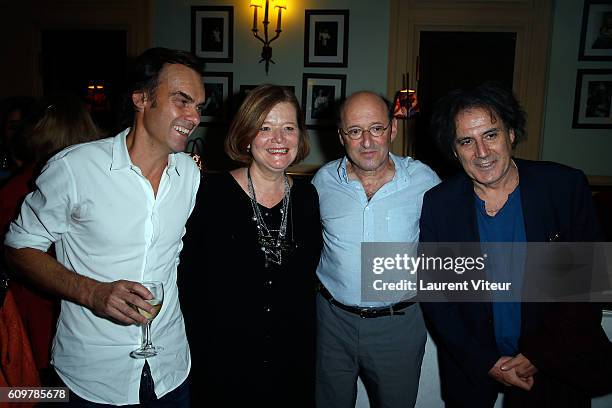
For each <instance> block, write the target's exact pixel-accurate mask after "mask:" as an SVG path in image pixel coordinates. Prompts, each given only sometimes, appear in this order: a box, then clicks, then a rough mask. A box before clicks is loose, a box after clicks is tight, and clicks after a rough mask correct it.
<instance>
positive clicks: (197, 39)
mask: <svg viewBox="0 0 612 408" xmlns="http://www.w3.org/2000/svg"><path fill="white" fill-rule="evenodd" d="M191 52H192V53H193V54H194V55H195V56H197V57H199V58H202V60H204V61H208V62H232V61H233V54H234V7H233V6H192V7H191Z"/></svg>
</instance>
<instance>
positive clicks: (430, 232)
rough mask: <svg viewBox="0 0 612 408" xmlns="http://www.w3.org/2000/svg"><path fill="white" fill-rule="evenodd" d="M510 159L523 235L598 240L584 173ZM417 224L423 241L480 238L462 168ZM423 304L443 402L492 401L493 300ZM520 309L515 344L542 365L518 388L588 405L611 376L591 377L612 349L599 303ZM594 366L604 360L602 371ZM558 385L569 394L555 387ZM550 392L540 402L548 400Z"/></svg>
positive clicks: (427, 201)
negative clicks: (531, 381)
mask: <svg viewBox="0 0 612 408" xmlns="http://www.w3.org/2000/svg"><path fill="white" fill-rule="evenodd" d="M514 161H515V163H516V165H517V167H518V171H519V177H520V187H521V202H522V209H523V216H524V221H525V232H526V236H527V241H529V242H548V241H553V240H554V241H567V242H596V241H601V240H602V233H601V231H600V229H599V226H598V223H597V221H596V217H595V211H594V209H593V204H592V201H591V193H590V191H589V188H588V185H587V182H586V178H585V176H584V174H583V173H582V172H580V171H579V170H575V169H572V168H569V167H566V166H563V165H560V164H556V163H549V162H533V161H525V160H519V159H514ZM420 229H421V232H420V234H421V235H420V240H421V242H479V241H480V239H479V234H478V225H477V221H476V210H475V206H474V190H473V184H472V180H471V179H469V177H468V176H467V175H466V174H465V173H462V174H459V175H457V176H455V177H453V178H451V179H448V180H446V181H444V182H443V183H441V184H439V185H438V186H436V187H434V188H432V189H431V190H430V191H428V192H427V193H426V194H425V196H424V198H423V209H422V213H421V221H420ZM526 279H527V277H526ZM422 309H423V312H424V314H425V317H426V321H427V323H428V327H429V329H430V333H431V335H432V337H433V338H434V340H435V341H436V344H437V346H438V356H439V366H440V379H441V386H442V396H443V398H444V400H445V401H446V402H447V403H449V405H453V406H469V407H480V406H482V407H488V406H492V405H493V404H494V402H495V399H496V397H497V392H498V391H499V390H501V387H500V385H499V383H497V382H496V381H495V380H493V379H492V378H490V377H489V376H488V371H489V370H490V369H491V368H492V367H493V366H494V364H495V363H496V362H497V360H498V359H499V358H500V357H501V354H500V353H499V352H498V350H497V345H496V342H495V334H494V328H493V312H492V307H491V304H490V303H451V302H446V303H422ZM521 309H522V321H521V335H520V339H519V350H520V352H521V353H522V354H524V355H525V356H526V357H527V358H529V360H530V361H531V362H532V363H533V364H534V365H535V366H536V367H537V368H538V370H539V373H538V374H537V375H536V379H535V380H536V381H535V383H536V385H535V386H534V388H533V389H532V390H531V391H530V392H529V393H525V392H523V394H525V396H526V397H527V398H536V394H537V393H538V390H539V391H541V392H542V393H550V392H549V391H550V390H549V391H546V390H545V389H544V388H545V387H543V384H546V383H550V384H552V387H553V388H554V389H553V391H552V392H553V395H558V396H559V397H560V399H561V401H562V402H564V404H565V406H568V405H567V404H571V405H570V406H578V405H583V406H586V405H584V404H583V403H586V402H587V401H588V402H589V403H590V396H589V395H590V394H591V393H594V392H604V391H603V389H605V388H606V387H607V386H608V385H609V383H610V382H612V379H610V378H612V377H608V378H605V379H602V378H595V379H593V378H591V377H592V376H591V375H589V374H590V373H593V374H594V375H593V376H595V377H598V376H597V375H595V374H601V373H602V372H606V370H607V373H609V372H610V369H608V368H606V367H605V366H603V365H604V362H603V361H604V360H602V359H601V354H602V353H603V354H604V355H606V356H609V355H611V354H612V351H610V343H609V342H608V340H607V337H606V335H605V332H604V331H603V329H602V328H601V308H599V307H598V306H596V305H591V304H586V303H582V304H576V303H572V304H568V303H565V304H557V303H547V304H545V303H523V304H522V308H521ZM610 362H611V360H607V363H610ZM593 364H594V365H595V369H593ZM611 365H612V364H611ZM598 366H602V367H600V370H599V371H597V367H598ZM549 380H550V381H549ZM563 387H565V388H566V389H568V390H570V391H571V392H570V393H571V395H563V393H560V392H558V391H559V390H557V389H556V388H563ZM504 388H505V387H504ZM515 390H516V389H515V388H513V391H512V392H515ZM549 397H550V395H548V397H545V399H544V400H543V399H540V400H539V403H538V404H539V405H540V406H541V405H542V404H543V403H546V405H549V404H552V403H553V402H550V398H549ZM545 401H547V402H545ZM579 401H580V402H579ZM557 402H558V401H557ZM557 402H554V403H555V404H556V403H557Z"/></svg>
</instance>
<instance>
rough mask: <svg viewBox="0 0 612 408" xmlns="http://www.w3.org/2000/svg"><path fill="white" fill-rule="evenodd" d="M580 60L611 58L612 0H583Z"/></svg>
mask: <svg viewBox="0 0 612 408" xmlns="http://www.w3.org/2000/svg"><path fill="white" fill-rule="evenodd" d="M578 59H580V60H587V61H588V60H594V61H604V60H612V0H585V1H584V11H583V13H582V32H581V34H580V52H579V54H578Z"/></svg>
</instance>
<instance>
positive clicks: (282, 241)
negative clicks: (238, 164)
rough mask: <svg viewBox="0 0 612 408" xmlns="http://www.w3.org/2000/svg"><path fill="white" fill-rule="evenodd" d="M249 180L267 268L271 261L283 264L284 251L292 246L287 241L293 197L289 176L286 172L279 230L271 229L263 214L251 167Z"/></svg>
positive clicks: (254, 218) (252, 204)
mask: <svg viewBox="0 0 612 408" xmlns="http://www.w3.org/2000/svg"><path fill="white" fill-rule="evenodd" d="M247 182H248V187H249V196H250V198H251V208H252V209H253V217H252V220H253V221H255V222H256V223H257V243H258V244H259V248H260V249H261V251H262V252H263V253H264V257H265V267H266V268H267V267H268V265H269V264H270V262H272V263H275V264H277V265H281V264H282V263H283V251H288V250H289V247H290V245H289V242H288V241H287V217H288V214H289V211H288V210H289V199H290V197H291V186H290V185H289V178H288V177H287V175H286V174H285V195H284V196H283V205H282V207H281V210H280V212H281V223H280V227H279V229H278V230H274V229H272V230H271V229H269V228H268V226H267V225H266V222H265V221H264V219H263V216H262V215H261V211H260V210H259V205H258V204H257V197H256V196H255V188H254V187H253V180H252V179H251V171H250V169H249V168H247ZM274 235H276V236H274Z"/></svg>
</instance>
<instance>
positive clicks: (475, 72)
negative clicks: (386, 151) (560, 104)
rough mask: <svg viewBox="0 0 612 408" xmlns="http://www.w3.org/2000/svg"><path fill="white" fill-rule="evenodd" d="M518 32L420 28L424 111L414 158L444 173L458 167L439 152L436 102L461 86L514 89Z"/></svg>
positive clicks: (417, 129) (418, 123)
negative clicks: (490, 84) (433, 127)
mask: <svg viewBox="0 0 612 408" xmlns="http://www.w3.org/2000/svg"><path fill="white" fill-rule="evenodd" d="M515 52H516V33H513V32H469V31H421V33H420V41H419V67H418V69H419V82H418V88H417V94H418V95H419V104H420V108H421V111H420V115H418V117H417V118H416V123H415V132H414V135H413V140H412V144H413V145H412V152H413V154H414V157H415V158H416V159H418V160H421V161H422V162H424V163H425V164H427V165H429V166H430V167H431V168H432V169H434V170H435V171H436V172H437V173H438V175H440V177H442V178H444V177H447V176H450V175H452V174H454V173H455V172H456V171H457V169H456V167H455V166H454V165H453V164H451V163H449V162H448V161H447V160H445V159H444V158H443V157H442V156H441V155H440V153H439V151H438V149H437V147H436V144H435V141H434V140H433V138H432V136H431V132H430V130H429V121H430V118H431V113H432V109H433V107H434V105H435V102H436V101H437V100H438V99H439V98H440V97H442V96H444V95H446V94H447V93H448V92H450V91H452V90H454V89H457V88H469V87H473V86H476V85H478V84H481V83H483V82H485V81H495V82H498V83H500V84H501V85H502V86H504V87H507V88H509V89H512V86H513V78H514V60H515Z"/></svg>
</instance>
